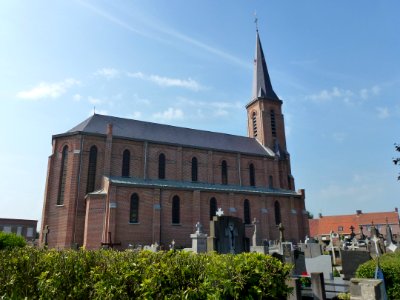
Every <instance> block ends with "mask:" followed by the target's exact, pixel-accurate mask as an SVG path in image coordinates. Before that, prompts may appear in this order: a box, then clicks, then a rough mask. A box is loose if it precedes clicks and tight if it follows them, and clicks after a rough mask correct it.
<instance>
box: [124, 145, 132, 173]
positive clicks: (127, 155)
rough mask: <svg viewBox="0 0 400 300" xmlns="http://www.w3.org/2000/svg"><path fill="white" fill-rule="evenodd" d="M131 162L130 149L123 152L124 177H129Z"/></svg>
mask: <svg viewBox="0 0 400 300" xmlns="http://www.w3.org/2000/svg"><path fill="white" fill-rule="evenodd" d="M130 163H131V153H130V152H129V150H128V149H126V150H125V151H124V153H123V154H122V177H129V168H130Z"/></svg>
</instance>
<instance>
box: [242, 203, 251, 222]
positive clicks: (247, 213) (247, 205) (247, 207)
mask: <svg viewBox="0 0 400 300" xmlns="http://www.w3.org/2000/svg"><path fill="white" fill-rule="evenodd" d="M243 212H244V215H243V218H244V224H250V201H249V200H248V199H244V202H243Z"/></svg>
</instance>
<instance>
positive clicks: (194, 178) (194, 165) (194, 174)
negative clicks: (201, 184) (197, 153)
mask: <svg viewBox="0 0 400 300" xmlns="http://www.w3.org/2000/svg"><path fill="white" fill-rule="evenodd" d="M192 181H197V158H196V157H193V158H192Z"/></svg>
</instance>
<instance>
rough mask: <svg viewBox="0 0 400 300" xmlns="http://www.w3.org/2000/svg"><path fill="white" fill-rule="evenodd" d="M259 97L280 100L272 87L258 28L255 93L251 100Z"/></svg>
mask: <svg viewBox="0 0 400 300" xmlns="http://www.w3.org/2000/svg"><path fill="white" fill-rule="evenodd" d="M257 98H266V99H271V100H279V98H278V96H277V95H276V94H275V92H274V90H273V89H272V84H271V80H270V78H269V74H268V68H267V63H266V62H265V57H264V52H263V49H262V46H261V41H260V37H259V35H258V30H257V37H256V54H255V58H254V75H253V95H252V99H251V100H252V101H254V100H256V99H257Z"/></svg>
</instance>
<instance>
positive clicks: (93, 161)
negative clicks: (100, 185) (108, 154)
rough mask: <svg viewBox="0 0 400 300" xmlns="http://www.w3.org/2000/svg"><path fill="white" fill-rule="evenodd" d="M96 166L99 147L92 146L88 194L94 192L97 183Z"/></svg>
mask: <svg viewBox="0 0 400 300" xmlns="http://www.w3.org/2000/svg"><path fill="white" fill-rule="evenodd" d="M96 164H97V147H96V146H92V147H91V148H90V152H89V167H88V177H87V186H86V193H90V192H93V191H94V188H95V183H96Z"/></svg>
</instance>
